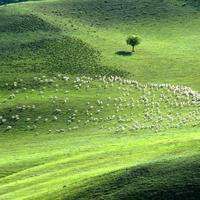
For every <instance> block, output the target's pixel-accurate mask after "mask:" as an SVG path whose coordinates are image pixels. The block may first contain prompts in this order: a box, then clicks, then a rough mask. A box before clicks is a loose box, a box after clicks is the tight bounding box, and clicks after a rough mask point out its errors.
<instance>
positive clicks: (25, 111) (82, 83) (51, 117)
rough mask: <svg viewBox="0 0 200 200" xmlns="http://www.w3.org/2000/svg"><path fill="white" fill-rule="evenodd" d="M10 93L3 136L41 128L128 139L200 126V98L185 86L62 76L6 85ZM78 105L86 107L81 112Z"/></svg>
mask: <svg viewBox="0 0 200 200" xmlns="http://www.w3.org/2000/svg"><path fill="white" fill-rule="evenodd" d="M5 89H6V91H7V93H6V94H5V95H4V96H2V98H0V130H2V132H4V133H6V134H7V133H12V132H13V133H14V132H15V130H21V131H34V132H37V131H38V130H40V128H41V127H48V128H47V132H48V133H55V132H57V133H65V132H70V131H73V130H77V129H79V128H85V127H89V126H96V127H99V129H105V130H106V131H107V132H108V133H109V132H115V133H126V132H136V131H140V130H151V131H154V132H159V131H164V130H167V129H170V128H181V127H198V126H199V125H200V94H199V93H198V92H195V91H193V90H192V89H191V88H189V87H185V86H178V85H171V84H141V83H139V82H138V81H135V80H128V79H123V78H120V77H114V76H111V77H106V76H98V77H94V78H92V77H86V76H81V77H74V76H69V75H65V74H57V75H55V76H52V77H47V76H41V77H32V78H31V79H30V80H29V81H27V80H23V79H17V80H16V81H15V82H13V83H6V84H5ZM92 91H95V93H94V92H93V93H92ZM8 93H9V94H8ZM81 99H82V100H81ZM76 101H80V102H81V103H82V104H83V105H82V106H81V107H80V106H79V107H78V106H77V105H76ZM43 107H45V108H43ZM45 124H46V125H45Z"/></svg>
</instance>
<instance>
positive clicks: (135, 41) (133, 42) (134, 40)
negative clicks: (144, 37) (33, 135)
mask: <svg viewBox="0 0 200 200" xmlns="http://www.w3.org/2000/svg"><path fill="white" fill-rule="evenodd" d="M126 43H127V44H128V45H130V46H132V52H135V46H137V45H139V44H140V38H139V37H137V36H136V35H132V36H129V37H128V38H127V39H126Z"/></svg>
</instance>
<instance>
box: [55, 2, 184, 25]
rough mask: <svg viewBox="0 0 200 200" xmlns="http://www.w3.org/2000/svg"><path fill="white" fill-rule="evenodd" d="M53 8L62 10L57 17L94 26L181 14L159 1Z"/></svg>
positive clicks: (92, 3) (70, 3) (104, 3)
mask: <svg viewBox="0 0 200 200" xmlns="http://www.w3.org/2000/svg"><path fill="white" fill-rule="evenodd" d="M53 8H54V9H56V8H57V9H58V10H62V12H60V13H59V15H71V16H72V17H73V18H78V19H79V20H82V21H85V22H88V23H89V24H91V25H95V26H104V25H113V24H119V23H121V22H129V21H131V22H134V21H137V20H140V19H141V20H143V19H144V18H145V19H162V18H166V17H170V16H176V15H180V14H181V9H180V6H178V5H175V4H173V3H170V1H160V0H154V1H150V0H123V1H121V0H84V1H80V0H76V1H69V2H66V1H65V2H60V3H57V4H56V5H52V9H53ZM183 15H184V13H183Z"/></svg>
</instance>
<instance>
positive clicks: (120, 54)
mask: <svg viewBox="0 0 200 200" xmlns="http://www.w3.org/2000/svg"><path fill="white" fill-rule="evenodd" d="M115 54H116V55H118V56H132V55H133V52H131V51H117V52H115Z"/></svg>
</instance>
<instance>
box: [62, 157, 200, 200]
mask: <svg viewBox="0 0 200 200" xmlns="http://www.w3.org/2000/svg"><path fill="white" fill-rule="evenodd" d="M199 168H200V158H199V157H193V158H188V159H179V160H176V161H169V162H167V161H166V162H162V163H153V164H148V165H144V166H139V167H132V168H128V169H126V170H121V171H116V172H113V173H110V174H106V175H102V176H100V177H97V178H95V179H93V180H91V182H89V183H85V184H84V185H83V186H82V187H80V188H78V189H77V190H76V192H75V193H76V194H74V195H73V196H70V197H69V196H66V198H64V199H65V200H69V199H70V200H77V199H82V200H83V199H84V200H86V199H87V200H92V199H95V200H100V199H106V200H111V199H112V200H133V199H134V200H136V199H137V200H147V199H148V200H186V199H187V200H198V199H199V196H200V173H199ZM81 188H82V189H81ZM77 191H78V192H77Z"/></svg>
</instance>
